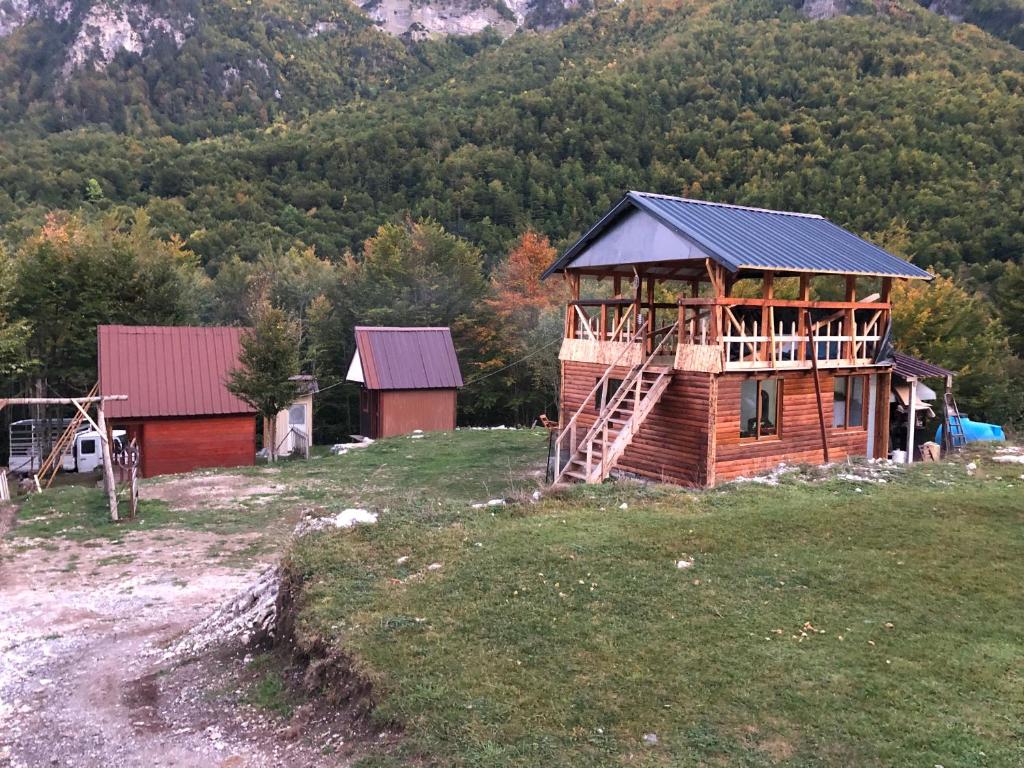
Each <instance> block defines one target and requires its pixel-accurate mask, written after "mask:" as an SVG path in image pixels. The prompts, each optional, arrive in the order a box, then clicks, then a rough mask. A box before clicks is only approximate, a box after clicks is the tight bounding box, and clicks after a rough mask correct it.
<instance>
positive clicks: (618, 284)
mask: <svg viewBox="0 0 1024 768" xmlns="http://www.w3.org/2000/svg"><path fill="white" fill-rule="evenodd" d="M612 287H613V290H614V291H615V298H616V299H621V298H622V275H615V276H614V277H613V278H612ZM614 317H615V326H614V327H616V328H618V327H619V323H620V322H621V321H622V306H621V305H620V304H616V305H615V314H614Z"/></svg>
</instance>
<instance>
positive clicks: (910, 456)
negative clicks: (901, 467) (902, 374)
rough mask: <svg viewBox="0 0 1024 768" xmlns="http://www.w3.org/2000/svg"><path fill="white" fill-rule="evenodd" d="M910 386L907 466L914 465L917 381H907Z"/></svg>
mask: <svg viewBox="0 0 1024 768" xmlns="http://www.w3.org/2000/svg"><path fill="white" fill-rule="evenodd" d="M907 383H908V384H910V405H909V406H908V408H907V464H913V463H914V430H915V429H916V428H917V413H916V410H917V379H915V378H914V377H913V376H911V377H910V378H908V379H907Z"/></svg>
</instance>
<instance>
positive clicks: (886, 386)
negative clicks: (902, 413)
mask: <svg viewBox="0 0 1024 768" xmlns="http://www.w3.org/2000/svg"><path fill="white" fill-rule="evenodd" d="M876 389H877V394H876V396H875V420H876V422H877V423H876V425H875V427H874V429H875V458H876V459H885V458H888V457H889V394H890V393H891V392H892V374H891V373H890V372H888V371H886V372H884V373H879V374H878V386H877V388H876Z"/></svg>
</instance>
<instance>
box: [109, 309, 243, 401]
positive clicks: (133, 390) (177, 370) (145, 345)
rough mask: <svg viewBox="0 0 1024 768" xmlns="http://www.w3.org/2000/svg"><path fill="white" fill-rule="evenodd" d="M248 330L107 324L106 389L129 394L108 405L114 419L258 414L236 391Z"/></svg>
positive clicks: (119, 393) (113, 392)
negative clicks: (232, 381) (233, 377)
mask: <svg viewBox="0 0 1024 768" xmlns="http://www.w3.org/2000/svg"><path fill="white" fill-rule="evenodd" d="M243 332H244V329H242V328H200V327H172V326H155V325H140V326H131V325H101V326H99V327H98V328H97V331H96V336H97V347H98V350H97V351H98V357H99V382H100V392H101V393H103V394H115V395H128V399H127V400H124V401H118V400H113V401H111V402H110V403H109V404H108V405H107V411H108V416H109V417H110V418H120V419H131V418H143V417H153V416H208V415H220V414H240V413H255V410H254V409H253V407H252V406H250V405H249V404H248V403H246V402H245V401H244V400H242V399H240V398H238V397H236V396H235V395H233V394H231V393H230V392H229V391H228V388H227V379H228V374H229V373H230V372H231V371H232V370H234V369H235V368H237V367H238V355H239V352H240V351H241V338H242V333H243Z"/></svg>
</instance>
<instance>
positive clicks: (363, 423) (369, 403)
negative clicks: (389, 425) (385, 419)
mask: <svg viewBox="0 0 1024 768" xmlns="http://www.w3.org/2000/svg"><path fill="white" fill-rule="evenodd" d="M374 394H376V393H374V392H371V391H370V390H368V389H366V388H365V387H363V388H361V389H360V390H359V434H360V435H362V436H363V437H372V438H374V439H376V437H377V433H376V430H375V429H374V428H373V425H374V415H375V414H374V411H375V410H376V409H375V408H374V407H373V406H374V397H373V396H374Z"/></svg>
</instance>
